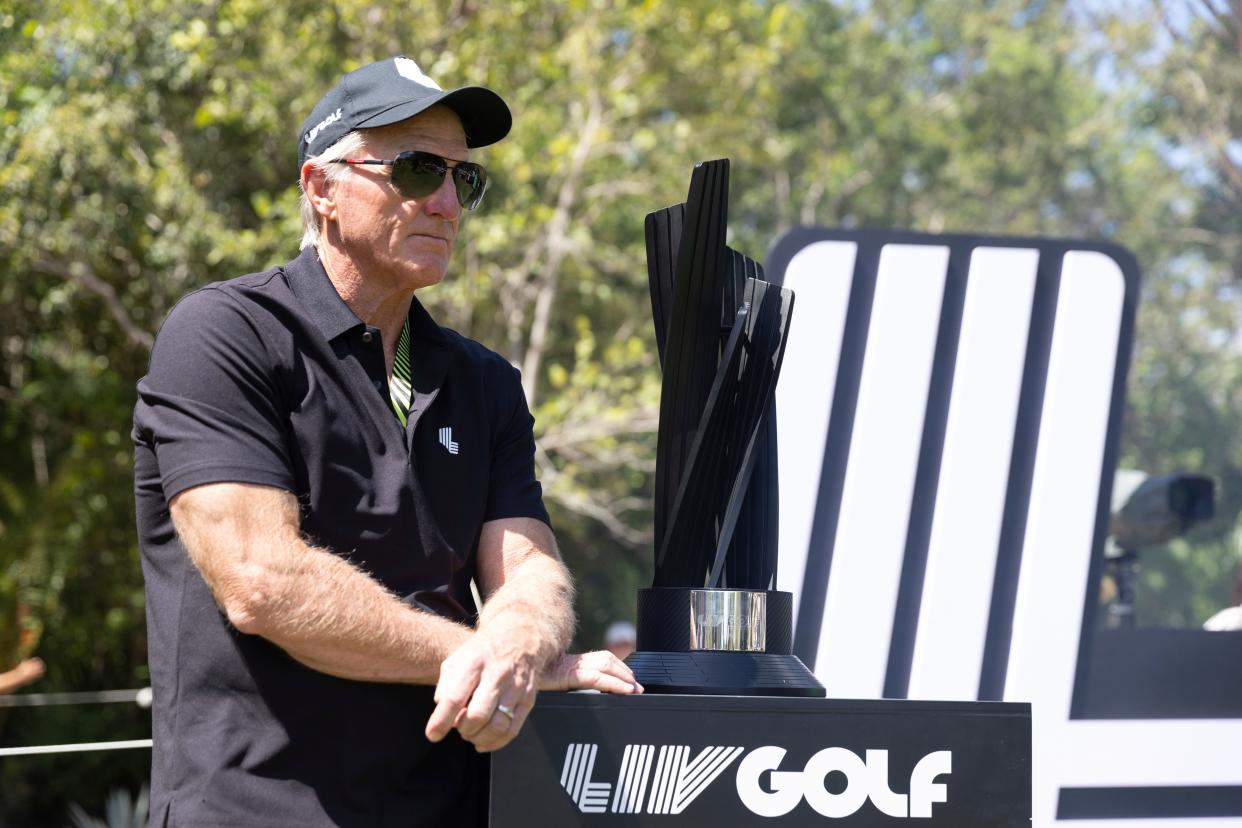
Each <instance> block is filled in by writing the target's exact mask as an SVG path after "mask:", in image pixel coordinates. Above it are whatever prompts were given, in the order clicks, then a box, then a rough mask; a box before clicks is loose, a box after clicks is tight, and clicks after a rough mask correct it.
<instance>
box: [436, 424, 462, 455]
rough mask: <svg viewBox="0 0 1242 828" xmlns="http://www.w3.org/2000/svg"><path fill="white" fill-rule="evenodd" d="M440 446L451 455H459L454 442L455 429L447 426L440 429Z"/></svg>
mask: <svg viewBox="0 0 1242 828" xmlns="http://www.w3.org/2000/svg"><path fill="white" fill-rule="evenodd" d="M440 445H442V446H444V447H445V448H446V449H448V453H449V454H456V453H457V448H458V446H457V443H456V442H454V441H453V427H452V426H445V427H444V428H442V429H440Z"/></svg>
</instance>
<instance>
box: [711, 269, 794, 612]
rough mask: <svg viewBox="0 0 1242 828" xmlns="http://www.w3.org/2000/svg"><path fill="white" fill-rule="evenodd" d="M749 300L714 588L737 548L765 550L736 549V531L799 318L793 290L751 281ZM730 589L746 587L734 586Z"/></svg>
mask: <svg viewBox="0 0 1242 828" xmlns="http://www.w3.org/2000/svg"><path fill="white" fill-rule="evenodd" d="M746 296H747V302H746V304H747V305H748V306H749V308H750V313H749V314H748V315H747V317H746V320H745V325H746V331H745V333H744V335H743V337H742V341H743V343H745V351H746V354H745V358H744V360H743V361H742V363H741V365H739V371H738V376H737V382H736V387H735V389H734V393H735V394H736V401H737V411H738V416H737V417H735V418H734V421H733V423H732V426H733V428H732V430H731V431H730V433H729V434H728V437H727V438H726V439H727V442H728V444H729V445H730V446H732V447H734V448H736V449H739V450H740V451H739V453H738V454H735V455H734V457H733V463H732V464H731V467H730V469H729V472H730V474H729V475H728V476H727V477H726V478H725V479H726V480H730V481H732V490H731V492H730V493H729V497H728V503H727V505H725V507H724V508H723V509H722V511H721V517H720V524H719V525H720V532H719V536H718V539H717V547H716V554H715V557H714V560H713V561H712V564H711V572H710V574H709V576H708V585H709V586H711V587H720V586H722V585H723V579H722V576H723V574H724V567H725V561H726V558H727V557H729V552H730V548H731V547H733V548H734V552H735V553H740V554H741V555H742V556H744V557H750V555H749V554H748V553H753V552H759V551H760V550H747V549H745V548H744V547H734V545H733V539H734V537H735V535H734V531H735V527H736V526H737V522H738V520H739V518H740V516H741V514H742V511H743V507H744V505H745V504H746V502H747V499H748V496H749V491H750V489H751V488H753V487H752V486H751V483H752V479H751V474H752V472H753V470H754V468H755V464H756V461H757V459H758V456H759V454H760V452H761V451H762V450H763V449H764V448H765V446H763V443H764V441H763V440H762V437H763V435H764V433H765V429H764V425H765V420H766V415H767V414H768V412H769V411H770V410H771V409H772V403H773V401H774V399H775V393H776V380H777V378H778V377H779V375H780V368H781V362H782V360H783V359H784V354H785V345H786V343H787V342H788V338H789V320H790V317H791V315H792V313H793V292H792V291H789V290H785V289H782V288H779V287H777V286H775V285H770V284H768V283H767V282H761V281H759V280H757V279H750V280H749V281H748V282H747V286H746ZM757 517H758V519H759V520H761V521H762V520H768V521H774V520H775V512H772V513H769V514H766V515H762V516H757ZM768 554H769V555H770V556H772V557H774V551H768ZM750 566H751V564H750V563H749V562H748V561H739V562H738V563H737V565H736V566H735V571H738V572H743V571H746V570H748V569H749V568H750ZM729 586H731V587H740V586H741V585H740V584H737V583H732V582H731V583H730V584H729ZM760 588H766V587H760Z"/></svg>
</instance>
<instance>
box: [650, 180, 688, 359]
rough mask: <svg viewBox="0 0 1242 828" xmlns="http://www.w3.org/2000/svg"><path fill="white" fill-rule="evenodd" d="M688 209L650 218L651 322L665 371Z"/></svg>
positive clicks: (678, 208)
mask: <svg viewBox="0 0 1242 828" xmlns="http://www.w3.org/2000/svg"><path fill="white" fill-rule="evenodd" d="M685 217H686V205H685V204H674V205H673V206H672V207H665V208H664V209H663V210H656V211H655V212H654V213H648V214H647V220H646V222H644V227H645V229H646V235H647V284H648V286H649V287H650V288H651V318H652V321H653V322H655V335H656V350H657V351H658V352H659V355H660V368H661V369H663V368H664V350H665V347H666V343H667V341H668V321H669V317H671V316H672V312H673V283H674V282H675V281H676V275H677V252H678V251H679V250H680V249H681V226H682V222H683V221H684V220H685Z"/></svg>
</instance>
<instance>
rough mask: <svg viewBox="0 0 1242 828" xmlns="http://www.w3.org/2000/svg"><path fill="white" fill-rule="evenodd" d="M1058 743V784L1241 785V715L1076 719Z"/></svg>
mask: <svg viewBox="0 0 1242 828" xmlns="http://www.w3.org/2000/svg"><path fill="white" fill-rule="evenodd" d="M1057 741H1058V745H1057V753H1056V755H1057V757H1058V759H1057V761H1058V763H1059V766H1058V768H1057V775H1058V777H1059V779H1058V783H1059V786H1060V785H1072V786H1074V787H1085V788H1115V787H1117V788H1120V787H1131V786H1135V785H1150V786H1154V787H1162V786H1166V785H1242V719H1219V720H1217V719H1181V720H1178V719H1167V720H1159V719H1137V720H1136V719H1128V720H1119V721H1083V720H1076V721H1071V722H1068V723H1067V724H1065V725H1064V726H1063V728H1062V729H1061V731H1060V734H1059V735H1058V737H1057ZM1239 822H1242V819H1239ZM1194 824H1195V825H1196V826H1197V825H1198V823H1197V822H1196V823H1194Z"/></svg>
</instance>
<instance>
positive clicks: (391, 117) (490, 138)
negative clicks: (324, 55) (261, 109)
mask: <svg viewBox="0 0 1242 828" xmlns="http://www.w3.org/2000/svg"><path fill="white" fill-rule="evenodd" d="M436 104H444V105H445V106H447V107H448V108H449V109H451V110H453V111H454V112H455V113H457V117H458V118H461V123H462V126H463V127H464V128H465V130H466V146H468V147H485V146H487V145H488V144H494V143H496V142H497V141H499V140H500V139H501V138H504V137H505V136H506V135H508V134H509V128H510V127H511V126H512V125H513V115H512V114H510V112H509V107H508V106H507V105H506V104H505V102H504V100H503V99H502V98H501V97H500V96H499V95H497V94H496V93H495V92H493V91H492V90H490V89H487V88H485V87H482V86H463V87H461V88H460V89H450V90H449V91H447V92H445V91H444V90H443V89H441V88H440V85H439V84H438V83H436V82H435V81H433V80H432V79H431V78H429V77H427V75H425V74H424V73H423V70H422V69H419V68H418V64H417V63H415V62H414V61H412V60H410V59H409V58H408V57H406V56H405V55H399V56H397V57H395V58H390V59H388V60H381V61H380V62H378V63H372V64H369V65H367V66H363V67H362V68H361V69H355V70H354V71H352V72H350V73H349V74H348V75H346V76H345V77H343V78H341V82H340V83H338V84H337V85H336V86H334V87H333V88H332V90H331V91H330V92H328V94H326V95H324V96H323V97H322V98H321V99H320V100H319V103H317V104H315V108H314V109H313V110H311V114H310V117H309V118H307V119H306V121H305V122H304V123H303V124H302V129H301V131H300V132H299V133H298V165H299V166H300V165H301V164H303V163H304V162H305V161H306V159H307V158H309V157H310V156H312V155H318V154H319V153H321V152H323V151H324V150H326V149H327V148H328V147H330V146H332V145H333V144H335V143H336V142H337V141H339V140H341V139H342V138H344V137H345V136H346V135H348V134H349V133H350V132H352V131H354V130H355V129H368V128H371V127H382V126H387V125H389V124H395V123H397V122H398V121H404V120H405V119H406V118H412V117H414V116H415V115H417V114H418V113H420V112H422V111H423V110H425V109H428V108H430V107H432V106H435V105H436Z"/></svg>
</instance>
